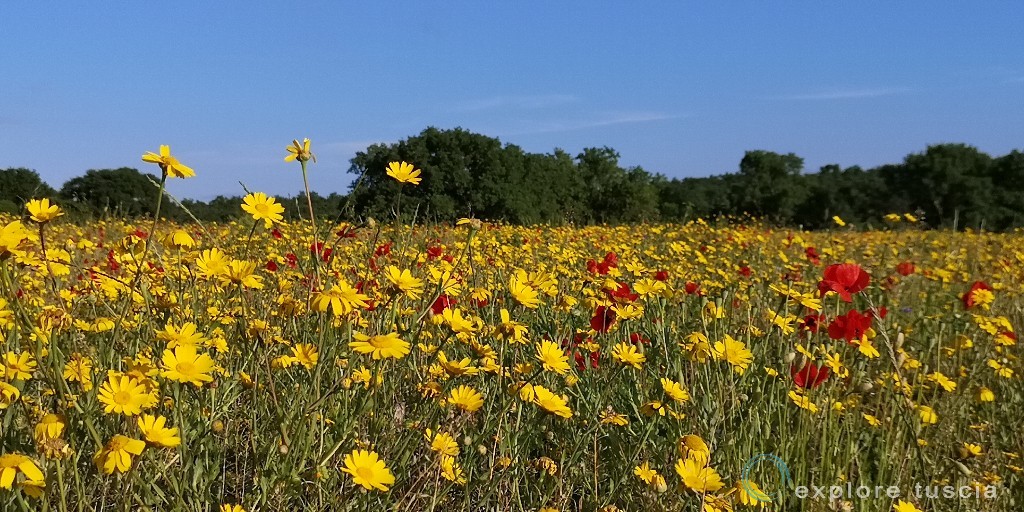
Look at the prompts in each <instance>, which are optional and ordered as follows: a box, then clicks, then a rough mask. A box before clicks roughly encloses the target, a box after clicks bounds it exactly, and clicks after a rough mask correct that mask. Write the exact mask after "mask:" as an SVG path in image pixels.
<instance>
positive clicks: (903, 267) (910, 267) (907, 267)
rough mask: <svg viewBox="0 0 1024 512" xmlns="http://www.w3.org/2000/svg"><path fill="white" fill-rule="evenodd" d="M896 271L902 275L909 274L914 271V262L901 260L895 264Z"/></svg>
mask: <svg viewBox="0 0 1024 512" xmlns="http://www.w3.org/2000/svg"><path fill="white" fill-rule="evenodd" d="M896 272H897V273H899V275H901V276H903V277H906V276H909V275H910V274H913V273H914V264H913V263H911V262H909V261H904V262H901V263H900V264H899V265H896Z"/></svg>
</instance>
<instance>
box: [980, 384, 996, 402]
mask: <svg viewBox="0 0 1024 512" xmlns="http://www.w3.org/2000/svg"><path fill="white" fill-rule="evenodd" d="M995 399H996V394H995V393H993V392H992V390H991V389H989V388H987V387H985V386H982V387H981V389H979V390H978V401H979V402H992V401H994V400H995Z"/></svg>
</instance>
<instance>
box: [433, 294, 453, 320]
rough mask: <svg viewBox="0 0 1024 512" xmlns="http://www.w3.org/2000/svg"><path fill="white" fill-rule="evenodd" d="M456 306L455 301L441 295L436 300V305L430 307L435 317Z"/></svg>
mask: <svg viewBox="0 0 1024 512" xmlns="http://www.w3.org/2000/svg"><path fill="white" fill-rule="evenodd" d="M454 305H455V300H454V299H452V298H450V297H448V296H447V295H445V294H443V293H442V294H441V295H438V296H437V299H435V300H434V303H433V304H431V305H430V310H431V311H433V312H434V314H435V315H440V314H441V313H442V312H444V310H446V309H448V308H450V307H452V306H454Z"/></svg>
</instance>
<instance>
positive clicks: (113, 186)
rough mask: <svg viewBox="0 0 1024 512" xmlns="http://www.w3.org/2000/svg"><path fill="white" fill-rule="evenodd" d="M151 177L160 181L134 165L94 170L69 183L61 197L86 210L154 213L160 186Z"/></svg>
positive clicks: (65, 184)
mask: <svg viewBox="0 0 1024 512" xmlns="http://www.w3.org/2000/svg"><path fill="white" fill-rule="evenodd" d="M150 180H152V181H154V182H159V181H160V179H159V178H158V177H156V176H153V175H152V174H142V173H140V172H139V171H138V170H136V169H132V168H130V167H121V168H119V169H91V170H89V171H87V172H86V173H85V175H83V176H79V177H77V178H72V179H70V180H68V181H67V182H65V183H64V185H63V186H62V187H61V189H60V196H61V197H62V198H63V199H64V201H66V202H67V203H68V206H69V207H72V208H74V209H78V210H81V211H83V212H88V213H93V214H99V213H109V214H115V215H125V216H137V215H152V214H153V208H154V207H155V204H156V201H155V200H154V199H155V196H156V193H157V187H156V186H154V185H153V183H151V182H150ZM168 211H169V212H170V211H171V209H170V208H169V209H168Z"/></svg>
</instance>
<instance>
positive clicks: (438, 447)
mask: <svg viewBox="0 0 1024 512" xmlns="http://www.w3.org/2000/svg"><path fill="white" fill-rule="evenodd" d="M431 433H432V432H431V431H430V429H427V440H429V441H430V450H431V451H434V452H437V453H439V454H441V455H447V456H449V457H454V456H456V455H458V454H459V443H457V442H455V438H453V437H452V436H451V435H450V434H446V433H444V432H438V433H436V434H434V435H433V437H431Z"/></svg>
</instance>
